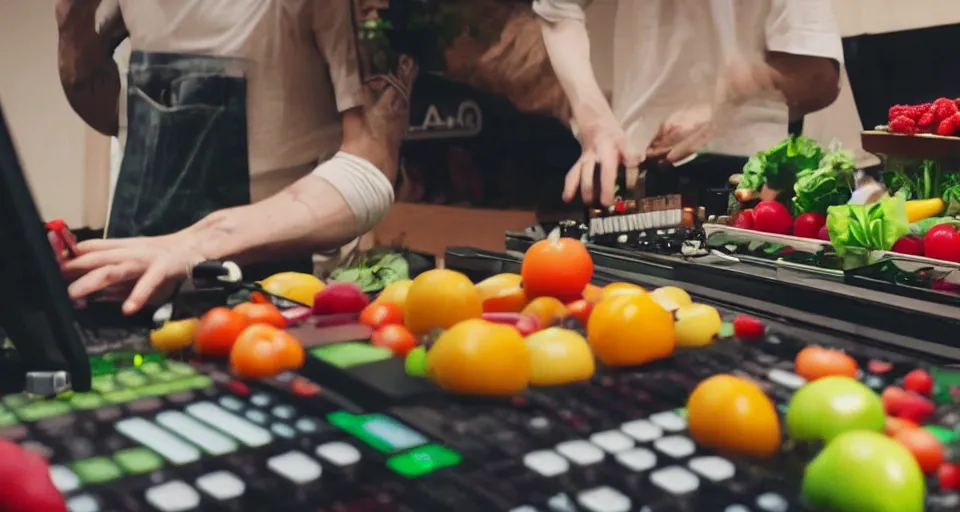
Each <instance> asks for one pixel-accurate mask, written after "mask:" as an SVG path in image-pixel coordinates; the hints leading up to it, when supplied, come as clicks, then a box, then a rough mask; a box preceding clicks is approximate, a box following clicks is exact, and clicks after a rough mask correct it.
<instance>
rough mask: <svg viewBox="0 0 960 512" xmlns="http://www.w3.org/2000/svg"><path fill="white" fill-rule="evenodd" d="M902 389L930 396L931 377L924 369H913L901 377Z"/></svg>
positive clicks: (931, 387)
mask: <svg viewBox="0 0 960 512" xmlns="http://www.w3.org/2000/svg"><path fill="white" fill-rule="evenodd" d="M903 389H906V390H907V391H913V392H914V393H916V394H918V395H922V396H930V393H932V392H933V377H931V376H930V374H929V373H927V372H925V371H924V370H920V369H916V370H913V371H912V372H910V373H908V374H907V375H906V376H905V377H904V378H903Z"/></svg>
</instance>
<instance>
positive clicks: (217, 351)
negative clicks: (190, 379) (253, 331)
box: [194, 307, 250, 357]
mask: <svg viewBox="0 0 960 512" xmlns="http://www.w3.org/2000/svg"><path fill="white" fill-rule="evenodd" d="M249 325H250V321H249V320H247V317H245V316H243V315H242V314H241V313H239V312H237V311H234V310H232V309H228V308H225V307H216V308H213V309H211V310H210V311H207V314H205V315H203V317H202V318H201V319H200V324H199V325H198V326H197V330H196V333H195V334H194V346H195V347H196V350H197V353H198V354H200V355H204V356H213V357H226V356H227V355H228V354H230V349H231V348H232V347H233V344H234V343H236V341H237V337H239V336H240V333H242V332H243V330H244V329H246V328H247V326H249Z"/></svg>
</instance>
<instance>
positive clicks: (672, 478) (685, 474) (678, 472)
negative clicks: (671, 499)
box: [650, 466, 700, 495]
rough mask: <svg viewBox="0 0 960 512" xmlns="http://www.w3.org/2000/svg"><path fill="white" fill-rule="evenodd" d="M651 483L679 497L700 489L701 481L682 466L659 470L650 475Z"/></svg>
mask: <svg viewBox="0 0 960 512" xmlns="http://www.w3.org/2000/svg"><path fill="white" fill-rule="evenodd" d="M650 481H651V482H653V484H654V485H656V486H657V487H659V488H661V489H663V490H664V491H667V492H669V493H670V494H677V495H679V494H687V493H688V492H693V491H696V490H697V489H699V488H700V479H699V478H697V475H694V474H693V473H691V472H689V471H687V470H686V469H683V468H682V467H680V466H670V467H666V468H663V469H658V470H656V471H654V472H653V473H651V474H650Z"/></svg>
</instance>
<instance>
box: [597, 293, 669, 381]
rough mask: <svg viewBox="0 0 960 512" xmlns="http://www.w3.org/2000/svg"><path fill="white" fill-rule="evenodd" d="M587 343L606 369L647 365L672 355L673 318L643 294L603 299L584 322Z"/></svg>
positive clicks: (629, 294) (627, 294)
mask: <svg viewBox="0 0 960 512" xmlns="http://www.w3.org/2000/svg"><path fill="white" fill-rule="evenodd" d="M587 341H588V342H589V343H590V347H591V348H593V353H594V354H595V355H596V356H597V359H598V360H599V361H600V362H602V363H603V364H605V365H608V366H631V365H639V364H644V363H648V362H650V361H655V360H657V359H662V358H664V357H669V356H670V355H671V354H673V350H674V347H675V345H676V332H675V331H674V325H673V315H671V314H670V313H668V312H667V311H666V310H665V309H663V308H662V307H660V305H659V304H657V303H656V302H654V301H653V299H651V298H650V296H649V295H647V294H646V293H643V294H637V293H626V294H623V295H615V296H613V297H611V298H607V299H604V300H603V301H602V302H600V304H597V305H596V307H594V308H593V312H592V313H591V314H590V320H589V321H588V322H587Z"/></svg>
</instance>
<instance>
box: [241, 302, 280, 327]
mask: <svg viewBox="0 0 960 512" xmlns="http://www.w3.org/2000/svg"><path fill="white" fill-rule="evenodd" d="M233 310H234V311H236V312H237V313H240V314H241V315H243V316H244V317H246V318H247V322H249V323H250V324H267V325H272V326H274V327H277V328H279V329H284V328H286V327H287V319H286V318H284V317H283V313H281V312H280V310H279V309H277V307H276V306H274V305H273V304H271V303H269V302H244V303H243V304H237V305H236V306H234V308H233Z"/></svg>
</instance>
